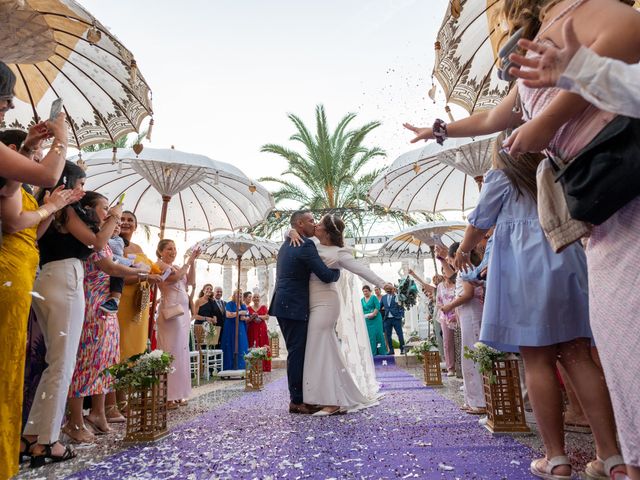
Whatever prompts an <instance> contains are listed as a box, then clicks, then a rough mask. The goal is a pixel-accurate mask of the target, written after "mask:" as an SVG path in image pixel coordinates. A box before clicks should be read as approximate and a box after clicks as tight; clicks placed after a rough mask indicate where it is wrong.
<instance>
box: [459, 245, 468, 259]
mask: <svg viewBox="0 0 640 480" xmlns="http://www.w3.org/2000/svg"><path fill="white" fill-rule="evenodd" d="M457 253H459V254H460V255H462V256H463V257H468V256H469V253H470V252H465V251H463V250H462V249H461V248H460V247H458V252H457Z"/></svg>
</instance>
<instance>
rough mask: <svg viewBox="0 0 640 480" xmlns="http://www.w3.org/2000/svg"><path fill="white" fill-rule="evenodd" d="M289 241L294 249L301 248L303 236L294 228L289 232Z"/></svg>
mask: <svg viewBox="0 0 640 480" xmlns="http://www.w3.org/2000/svg"><path fill="white" fill-rule="evenodd" d="M289 241H290V242H291V245H293V246H294V247H299V246H300V245H302V236H301V235H300V234H299V233H298V231H297V230H294V229H293V228H292V229H291V230H289Z"/></svg>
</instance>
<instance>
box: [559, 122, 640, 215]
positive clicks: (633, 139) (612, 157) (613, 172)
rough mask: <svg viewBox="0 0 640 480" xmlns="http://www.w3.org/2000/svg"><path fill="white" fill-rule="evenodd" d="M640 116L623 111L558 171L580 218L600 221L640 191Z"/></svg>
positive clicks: (564, 188)
mask: <svg viewBox="0 0 640 480" xmlns="http://www.w3.org/2000/svg"><path fill="white" fill-rule="evenodd" d="M639 139H640V119H636V118H630V117H625V116H623V115H619V116H617V117H616V118H614V119H613V120H612V121H611V122H609V124H608V125H607V126H606V127H604V128H603V129H602V131H601V132H600V133H599V134H598V135H597V136H596V137H595V138H594V139H593V140H592V141H591V143H589V144H588V145H587V146H586V147H585V148H584V149H582V150H581V151H580V152H579V153H578V154H577V155H576V157H575V158H574V159H573V161H572V162H571V163H569V164H568V165H567V166H566V167H564V168H563V169H561V170H560V171H559V172H558V173H557V175H556V182H558V181H559V182H560V183H561V185H562V188H563V190H564V195H565V198H566V200H567V206H568V208H569V212H570V213H571V216H572V217H573V218H575V219H576V220H581V221H583V222H589V223H592V224H594V225H600V224H601V223H603V222H604V221H606V220H607V219H608V218H609V217H611V215H613V214H614V213H616V212H617V211H618V210H619V209H620V208H622V207H624V206H625V205H626V204H627V203H629V202H630V201H631V200H633V199H634V198H635V197H637V196H638V195H640V140H639Z"/></svg>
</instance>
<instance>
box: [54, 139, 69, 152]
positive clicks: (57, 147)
mask: <svg viewBox="0 0 640 480" xmlns="http://www.w3.org/2000/svg"><path fill="white" fill-rule="evenodd" d="M51 150H53V151H54V152H56V155H60V154H63V155H64V153H65V152H66V151H67V145H66V144H65V143H62V142H60V141H58V142H54V144H53V145H51Z"/></svg>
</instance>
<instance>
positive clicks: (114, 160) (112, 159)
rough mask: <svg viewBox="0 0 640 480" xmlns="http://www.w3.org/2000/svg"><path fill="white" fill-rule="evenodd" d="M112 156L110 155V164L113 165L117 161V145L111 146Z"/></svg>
mask: <svg viewBox="0 0 640 480" xmlns="http://www.w3.org/2000/svg"><path fill="white" fill-rule="evenodd" d="M112 152H113V156H112V157H111V164H112V165H115V164H116V162H117V161H118V147H113V150H112Z"/></svg>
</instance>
